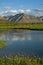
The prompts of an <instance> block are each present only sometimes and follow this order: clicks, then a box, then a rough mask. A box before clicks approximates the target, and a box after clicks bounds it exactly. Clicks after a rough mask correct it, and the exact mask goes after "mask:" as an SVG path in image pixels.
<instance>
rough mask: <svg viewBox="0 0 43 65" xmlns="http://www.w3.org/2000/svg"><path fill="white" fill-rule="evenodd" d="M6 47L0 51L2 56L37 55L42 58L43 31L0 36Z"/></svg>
mask: <svg viewBox="0 0 43 65" xmlns="http://www.w3.org/2000/svg"><path fill="white" fill-rule="evenodd" d="M0 40H6V41H7V42H8V46H7V47H5V48H3V49H1V50H0V56H3V55H16V54H24V55H25V54H26V55H39V56H43V31H26V32H14V31H13V32H11V33H7V34H3V35H1V36H0Z"/></svg>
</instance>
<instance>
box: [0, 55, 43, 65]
mask: <svg viewBox="0 0 43 65" xmlns="http://www.w3.org/2000/svg"><path fill="white" fill-rule="evenodd" d="M0 65H43V58H37V57H31V58H30V57H24V56H22V57H18V56H15V57H3V58H0Z"/></svg>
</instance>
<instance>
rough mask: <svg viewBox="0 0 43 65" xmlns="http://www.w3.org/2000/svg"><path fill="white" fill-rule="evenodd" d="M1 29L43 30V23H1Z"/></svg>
mask: <svg viewBox="0 0 43 65" xmlns="http://www.w3.org/2000/svg"><path fill="white" fill-rule="evenodd" d="M0 29H28V30H43V24H35V23H34V24H32V23H31V24H27V23H24V24H21V23H10V22H9V23H8V22H7V23H1V24H0Z"/></svg>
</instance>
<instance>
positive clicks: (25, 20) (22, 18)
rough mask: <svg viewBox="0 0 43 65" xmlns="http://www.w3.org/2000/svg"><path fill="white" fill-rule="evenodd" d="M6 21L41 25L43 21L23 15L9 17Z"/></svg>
mask: <svg viewBox="0 0 43 65" xmlns="http://www.w3.org/2000/svg"><path fill="white" fill-rule="evenodd" d="M8 20H9V21H10V22H17V23H43V21H42V20H41V19H40V18H38V17H35V16H31V15H27V14H24V13H20V14H16V15H15V16H12V17H9V19H8Z"/></svg>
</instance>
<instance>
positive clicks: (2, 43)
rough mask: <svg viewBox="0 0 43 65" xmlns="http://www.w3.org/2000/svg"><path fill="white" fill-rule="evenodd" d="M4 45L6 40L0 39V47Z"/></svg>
mask: <svg viewBox="0 0 43 65" xmlns="http://www.w3.org/2000/svg"><path fill="white" fill-rule="evenodd" d="M5 46H6V42H5V41H3V40H0V49H2V48H4V47H5Z"/></svg>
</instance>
